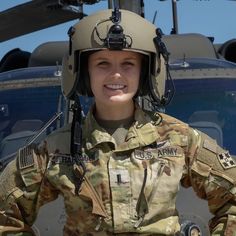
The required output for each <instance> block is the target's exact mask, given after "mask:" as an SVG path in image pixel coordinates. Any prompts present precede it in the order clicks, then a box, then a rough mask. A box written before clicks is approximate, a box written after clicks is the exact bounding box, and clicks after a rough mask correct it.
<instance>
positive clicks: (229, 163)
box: [218, 152, 236, 169]
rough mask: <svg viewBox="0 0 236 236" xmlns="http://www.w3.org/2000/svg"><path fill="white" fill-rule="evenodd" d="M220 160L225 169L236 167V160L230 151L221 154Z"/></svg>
mask: <svg viewBox="0 0 236 236" xmlns="http://www.w3.org/2000/svg"><path fill="white" fill-rule="evenodd" d="M218 160H219V162H220V164H221V165H222V166H223V168H224V169H230V168H232V167H236V161H235V160H234V159H233V158H232V157H231V156H230V154H229V153H228V152H225V153H221V154H219V155H218Z"/></svg>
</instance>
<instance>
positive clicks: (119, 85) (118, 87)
mask: <svg viewBox="0 0 236 236" xmlns="http://www.w3.org/2000/svg"><path fill="white" fill-rule="evenodd" d="M125 87H126V86H125V85H122V84H107V85H105V88H108V89H112V90H121V89H124V88H125Z"/></svg>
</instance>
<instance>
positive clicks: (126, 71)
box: [88, 50, 142, 105]
mask: <svg viewBox="0 0 236 236" xmlns="http://www.w3.org/2000/svg"><path fill="white" fill-rule="evenodd" d="M141 61H142V56H141V54H139V53H136V52H129V51H109V50H101V51H98V52H95V53H93V54H92V55H90V56H89V59H88V70H89V76H90V84H91V89H92V92H93V94H94V98H95V101H96V103H100V104H104V105H108V104H111V105H115V104H117V103H119V104H124V105H125V104H126V103H127V102H132V98H133V97H134V95H135V94H136V92H137V90H138V86H139V78H140V69H141Z"/></svg>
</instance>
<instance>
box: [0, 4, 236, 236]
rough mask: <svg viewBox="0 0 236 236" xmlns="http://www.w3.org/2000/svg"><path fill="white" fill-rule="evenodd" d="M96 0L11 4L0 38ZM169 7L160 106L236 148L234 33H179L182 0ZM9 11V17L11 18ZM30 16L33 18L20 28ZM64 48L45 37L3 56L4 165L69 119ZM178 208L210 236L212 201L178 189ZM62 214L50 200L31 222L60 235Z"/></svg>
mask: <svg viewBox="0 0 236 236" xmlns="http://www.w3.org/2000/svg"><path fill="white" fill-rule="evenodd" d="M98 2H99V1H97V0H86V1H73V0H64V1H57V0H50V1H46V0H35V1H30V2H27V3H24V4H22V5H18V6H16V7H13V8H11V9H8V10H6V11H4V12H1V13H0V22H4V24H1V27H0V42H4V41H6V40H9V39H11V38H15V37H17V36H20V35H24V34H28V33H31V32H34V31H36V30H39V29H42V28H47V27H50V26H53V25H56V24H59V23H62V22H68V21H71V20H75V19H77V20H79V19H82V18H83V17H86V15H87V14H86V13H84V11H83V7H84V5H87V6H89V7H90V6H92V5H96V4H97V3H98ZM115 4H119V8H121V9H128V10H131V11H133V12H136V13H137V14H140V15H142V16H144V7H145V2H144V1H141V0H132V1H124V0H123V1H122V0H120V1H119V2H118V1H108V8H111V9H112V8H113V7H114V5H115ZM49 12H50V14H49ZM172 13H173V28H172V30H171V33H170V34H168V35H165V34H161V37H162V41H163V42H164V43H165V46H166V48H167V50H168V52H169V53H170V55H169V68H170V74H171V78H172V80H168V81H166V82H165V84H162V85H161V86H162V89H163V91H164V90H165V91H166V93H164V92H163V96H165V97H166V99H167V100H168V102H169V104H168V105H166V104H164V105H163V106H161V107H160V108H159V109H160V110H161V111H164V112H166V113H167V114H170V115H172V116H174V117H177V118H179V119H181V120H183V121H185V122H187V123H189V125H190V126H192V127H194V128H197V129H199V130H202V131H203V132H205V133H207V134H208V135H209V136H211V137H213V138H214V139H215V140H216V141H217V143H218V144H219V145H221V146H223V147H224V148H226V149H228V150H229V151H230V152H231V153H232V154H236V147H235V146H234V145H233V144H234V140H235V138H236V137H235V136H236V132H235V131H236V124H235V122H234V121H235V118H236V117H235V116H236V112H235V103H236V40H235V39H231V40H228V41H226V42H224V43H221V44H214V40H213V38H211V37H207V36H205V35H202V34H199V33H185V34H180V33H179V32H178V20H177V18H178V17H177V1H174V0H172ZM9 15H11V16H12V17H8V16H9ZM35 16H41V17H35ZM144 17H145V16H144ZM12 19H21V20H22V21H23V20H24V22H23V23H22V22H21V21H14V24H13V23H12V22H13V21H12ZM32 19H34V20H32ZM153 21H155V20H153ZM25 22H33V23H32V24H30V26H27V25H25V27H20V25H23V24H25ZM67 50H68V42H67V41H54V42H46V43H43V44H41V45H39V46H38V47H36V48H35V49H34V50H33V52H32V53H28V52H25V51H22V50H20V49H13V50H11V51H9V52H8V53H7V54H6V55H5V56H4V57H3V58H2V59H1V62H0V168H1V169H2V170H3V169H4V168H5V166H6V165H7V164H8V163H9V161H11V160H12V159H13V158H14V157H15V154H16V152H17V150H18V149H19V148H20V147H22V146H24V145H28V144H30V143H32V142H39V141H40V140H42V139H43V138H44V137H45V136H47V135H48V134H50V133H51V132H53V131H54V130H56V129H58V128H60V127H62V126H63V125H65V124H66V123H68V122H70V119H71V111H70V102H69V101H68V100H66V99H65V98H64V96H63V95H62V93H61V89H60V81H61V64H62V57H63V55H64V54H65V53H66V51H67ZM16 62H17V63H16ZM42 98H43V99H42ZM81 100H82V106H83V112H84V113H85V114H86V113H87V111H88V109H89V107H90V104H91V103H92V101H91V100H90V99H88V98H86V97H81ZM140 103H142V106H143V107H145V108H146V109H153V107H152V104H150V102H149V100H147V99H141V100H140ZM193 203H194V204H193ZM177 208H178V210H179V212H180V219H181V221H182V222H184V224H186V225H187V226H188V227H193V226H196V227H199V228H200V231H201V235H210V234H209V230H208V227H207V221H208V220H209V219H210V218H211V214H210V213H208V211H207V203H206V202H204V201H201V200H199V199H198V198H197V197H195V194H194V193H193V191H192V190H190V189H183V188H181V191H180V194H179V196H178V199H177ZM65 217H66V215H65V212H64V210H63V203H62V199H59V200H58V201H56V202H53V203H49V204H47V205H45V206H44V207H43V208H42V210H41V211H40V212H39V216H38V219H37V220H36V222H35V224H34V226H33V228H34V230H35V234H36V235H45V236H47V235H54V234H56V235H61V234H62V228H63V223H64V222H65ZM49 219H50V220H49ZM188 229H189V228H188ZM55 232H56V233H55Z"/></svg>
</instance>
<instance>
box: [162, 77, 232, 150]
mask: <svg viewBox="0 0 236 236" xmlns="http://www.w3.org/2000/svg"><path fill="white" fill-rule="evenodd" d="M175 88H176V93H175V96H174V99H173V100H172V102H171V104H169V106H167V107H166V113H167V114H170V115H173V116H175V117H176V118H178V119H180V120H183V121H185V122H187V123H189V124H190V126H192V127H194V128H197V129H199V130H201V131H203V132H205V133H207V134H208V135H209V136H211V137H213V138H214V139H216V141H217V142H218V144H220V145H221V146H223V147H224V148H226V149H228V150H229V151H230V152H231V153H232V154H236V147H235V140H236V123H235V120H236V110H235V106H236V78H225V77H221V78H214V77H213V78H204V79H203V78H201V77H199V78H194V79H192V78H191V77H189V78H188V77H185V78H183V79H177V80H175Z"/></svg>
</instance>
